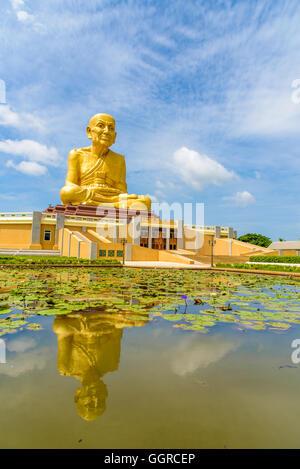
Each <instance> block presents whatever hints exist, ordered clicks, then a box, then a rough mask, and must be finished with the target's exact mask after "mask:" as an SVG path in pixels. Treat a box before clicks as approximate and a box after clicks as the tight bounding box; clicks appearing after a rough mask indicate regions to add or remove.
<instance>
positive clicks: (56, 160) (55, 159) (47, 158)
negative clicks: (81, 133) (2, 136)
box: [0, 140, 61, 166]
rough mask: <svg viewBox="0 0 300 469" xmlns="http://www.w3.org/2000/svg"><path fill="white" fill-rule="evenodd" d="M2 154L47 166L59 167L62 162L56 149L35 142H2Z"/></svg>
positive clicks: (0, 143) (0, 142)
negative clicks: (20, 157)
mask: <svg viewBox="0 0 300 469" xmlns="http://www.w3.org/2000/svg"><path fill="white" fill-rule="evenodd" d="M0 152H2V153H7V154H9V155H16V156H22V157H25V158H27V159H28V160H30V161H32V162H37V161H38V162H40V163H44V164H45V165H47V166H48V165H49V166H59V164H60V162H61V158H60V156H59V154H58V151H57V149H56V148H55V147H50V148H48V147H47V146H46V145H42V144H41V143H38V142H35V141H34V140H19V141H18V140H4V141H0Z"/></svg>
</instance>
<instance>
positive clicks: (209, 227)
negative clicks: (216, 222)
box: [184, 223, 229, 233]
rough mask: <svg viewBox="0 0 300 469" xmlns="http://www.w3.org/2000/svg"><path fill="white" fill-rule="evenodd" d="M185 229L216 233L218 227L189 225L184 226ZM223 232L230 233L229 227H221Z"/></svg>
mask: <svg viewBox="0 0 300 469" xmlns="http://www.w3.org/2000/svg"><path fill="white" fill-rule="evenodd" d="M184 226H185V227H187V228H191V229H193V230H201V231H215V230H216V227H215V226H202V225H188V224H186V223H185V224H184ZM220 228H221V232H222V233H229V227H227V226H225V227H224V226H221V227H220Z"/></svg>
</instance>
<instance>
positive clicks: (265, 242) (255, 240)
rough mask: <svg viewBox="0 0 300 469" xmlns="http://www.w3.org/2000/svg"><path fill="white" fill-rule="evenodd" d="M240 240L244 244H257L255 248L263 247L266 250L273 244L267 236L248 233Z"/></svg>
mask: <svg viewBox="0 0 300 469" xmlns="http://www.w3.org/2000/svg"><path fill="white" fill-rule="evenodd" d="M238 240H239V241H243V242H244V243H250V244H255V246H262V247H264V248H267V247H268V246H270V244H271V243H272V240H271V239H270V238H268V237H267V236H263V235H261V234H256V233H247V234H245V235H243V236H240V237H239V238H238Z"/></svg>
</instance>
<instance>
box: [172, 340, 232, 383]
mask: <svg viewBox="0 0 300 469" xmlns="http://www.w3.org/2000/svg"><path fill="white" fill-rule="evenodd" d="M238 346H239V344H238V343H234V342H229V341H225V340H223V339H221V338H219V339H217V340H216V339H214V340H212V341H211V340H210V341H204V340H201V341H199V339H195V340H193V341H192V340H191V338H189V339H184V340H182V341H181V342H180V343H179V346H178V347H177V348H176V349H175V351H172V356H173V359H172V361H171V368H172V371H173V372H174V373H175V374H176V375H178V376H185V375H187V374H190V373H194V372H195V371H196V370H198V369H199V368H200V369H201V368H207V367H208V366H209V365H211V364H213V363H216V362H218V361H220V360H222V358H224V357H225V356H226V355H227V354H228V353H230V352H233V351H235V350H236V349H237V348H238ZM174 352H175V353H174ZM174 357H175V358H174Z"/></svg>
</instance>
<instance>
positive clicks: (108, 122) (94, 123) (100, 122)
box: [87, 114, 117, 148]
mask: <svg viewBox="0 0 300 469" xmlns="http://www.w3.org/2000/svg"><path fill="white" fill-rule="evenodd" d="M87 134H88V137H89V138H90V139H91V140H93V143H95V144H101V145H105V146H106V147H107V148H109V147H110V146H111V145H112V144H113V143H115V140H116V136H117V134H116V131H115V122H114V120H113V118H112V117H110V116H108V115H106V114H98V115H97V116H95V117H93V118H92V119H91V120H90V125H89V127H88V128H87Z"/></svg>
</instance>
